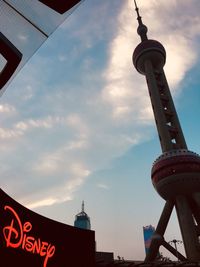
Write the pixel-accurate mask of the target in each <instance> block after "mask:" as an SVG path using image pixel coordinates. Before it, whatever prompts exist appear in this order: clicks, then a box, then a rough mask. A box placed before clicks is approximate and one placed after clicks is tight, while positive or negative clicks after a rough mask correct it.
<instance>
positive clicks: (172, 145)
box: [133, 0, 200, 261]
mask: <svg viewBox="0 0 200 267" xmlns="http://www.w3.org/2000/svg"><path fill="white" fill-rule="evenodd" d="M134 2H135V10H136V12H137V20H138V28H137V33H138V35H139V36H140V38H141V42H140V43H139V45H138V46H137V47H136V48H135V50H134V53H133V64H134V66H135V68H136V69H137V71H138V72H139V73H140V74H142V75H144V76H145V77H146V82H147V87H148V90H149V95H150V99H151V104H152V108H153V113H154V118H155V122H156V127H157V131H158V135H159V140H160V144H161V148H162V155H161V156H160V157H158V159H156V161H155V162H154V164H153V167H152V171H151V178H152V183H153V185H154V187H155V189H156V191H157V192H158V193H159V194H160V196H161V197H162V198H164V199H165V200H166V204H165V206H164V209H163V212H162V215H161V217H160V220H159V222H158V225H157V228H156V230H155V233H154V236H153V239H152V242H151V245H150V249H149V253H148V255H147V256H146V261H153V260H155V258H156V256H157V254H158V250H159V247H160V246H161V245H162V246H164V247H165V248H166V249H168V250H169V251H170V252H171V253H173V254H174V255H175V256H177V257H178V258H179V259H180V260H192V261H199V260H200V243H199V235H200V156H199V155H197V154H196V153H194V152H192V151H189V150H188V148H187V145H186V142H185V138H184V135H183V131H182V129H181V125H180V122H179V119H178V115H177V113H176V109H175V106H174V103H173V99H172V96H171V93H170V90H169V86H168V83H167V79H166V77H165V72H164V69H163V67H164V65H165V61H166V51H165V48H164V47H163V45H162V44H161V43H160V42H158V41H155V40H151V39H148V37H147V31H148V29H147V27H146V26H145V25H144V24H143V22H142V18H141V16H140V14H139V9H138V7H137V4H136V0H134ZM189 52H190V51H188V53H189ZM183 56H184V55H183ZM174 206H175V208H176V213H177V217H178V222H179V226H180V230H181V234H182V238H183V243H184V247H185V253H186V258H185V257H184V256H183V255H181V254H180V253H177V252H176V251H175V249H174V248H173V247H172V246H170V245H169V244H168V243H167V242H166V241H165V239H164V233H165V230H166V228H167V225H168V221H169V219H170V216H171V213H172V210H173V207H174Z"/></svg>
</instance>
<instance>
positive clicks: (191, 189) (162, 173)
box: [151, 149, 200, 200]
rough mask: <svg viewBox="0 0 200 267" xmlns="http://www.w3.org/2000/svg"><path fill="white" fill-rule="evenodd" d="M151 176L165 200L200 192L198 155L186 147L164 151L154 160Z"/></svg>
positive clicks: (199, 161)
mask: <svg viewBox="0 0 200 267" xmlns="http://www.w3.org/2000/svg"><path fill="white" fill-rule="evenodd" d="M151 178H152V183H153V185H154V187H155V188H156V190H157V192H158V193H159V194H160V196H161V197H163V198H164V199H166V200H167V199H171V198H175V197H176V196H177V195H191V194H192V193H195V192H200V156H199V155H198V154H196V153H194V152H191V151H188V150H186V149H180V150H172V151H169V152H165V153H163V154H162V155H161V156H160V157H159V158H158V159H157V160H156V161H155V162H154V164H153V167H152V171H151Z"/></svg>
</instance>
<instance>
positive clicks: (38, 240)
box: [0, 189, 95, 267]
mask: <svg viewBox="0 0 200 267" xmlns="http://www.w3.org/2000/svg"><path fill="white" fill-rule="evenodd" d="M0 200H1V201H0V263H1V264H3V265H2V266H4V267H15V266H20V267H27V266H28V267H65V266H66V267H67V266H69V267H92V266H95V236H94V231H90V230H83V229H79V228H76V227H73V226H70V225H66V224H63V223H59V222H56V221H54V220H51V219H48V218H45V217H43V216H41V215H39V214H37V213H35V212H33V211H31V210H28V209H27V208H25V207H23V206H22V205H20V204H19V203H18V202H16V201H15V200H13V199H12V198H11V197H9V196H8V195H7V194H6V193H5V192H4V191H2V190H1V189H0Z"/></svg>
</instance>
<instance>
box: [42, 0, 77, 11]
mask: <svg viewBox="0 0 200 267" xmlns="http://www.w3.org/2000/svg"><path fill="white" fill-rule="evenodd" d="M39 1H40V2H42V3H44V4H45V5H47V6H49V7H50V8H52V9H54V10H55V11H57V12H58V13H60V14H63V13H64V12H66V11H67V10H69V9H70V8H72V7H73V6H75V5H76V4H78V3H79V2H80V1H81V0H39Z"/></svg>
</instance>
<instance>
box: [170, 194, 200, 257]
mask: <svg viewBox="0 0 200 267" xmlns="http://www.w3.org/2000/svg"><path fill="white" fill-rule="evenodd" d="M175 206H176V212H177V216H178V220H179V225H180V229H181V234H182V237H183V243H184V247H185V253H186V256H187V258H188V259H189V260H199V259H200V246H199V241H198V235H197V230H196V226H195V222H194V218H193V214H192V212H191V209H190V206H189V203H188V200H187V198H186V196H183V195H180V196H177V197H176V203H175Z"/></svg>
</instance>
